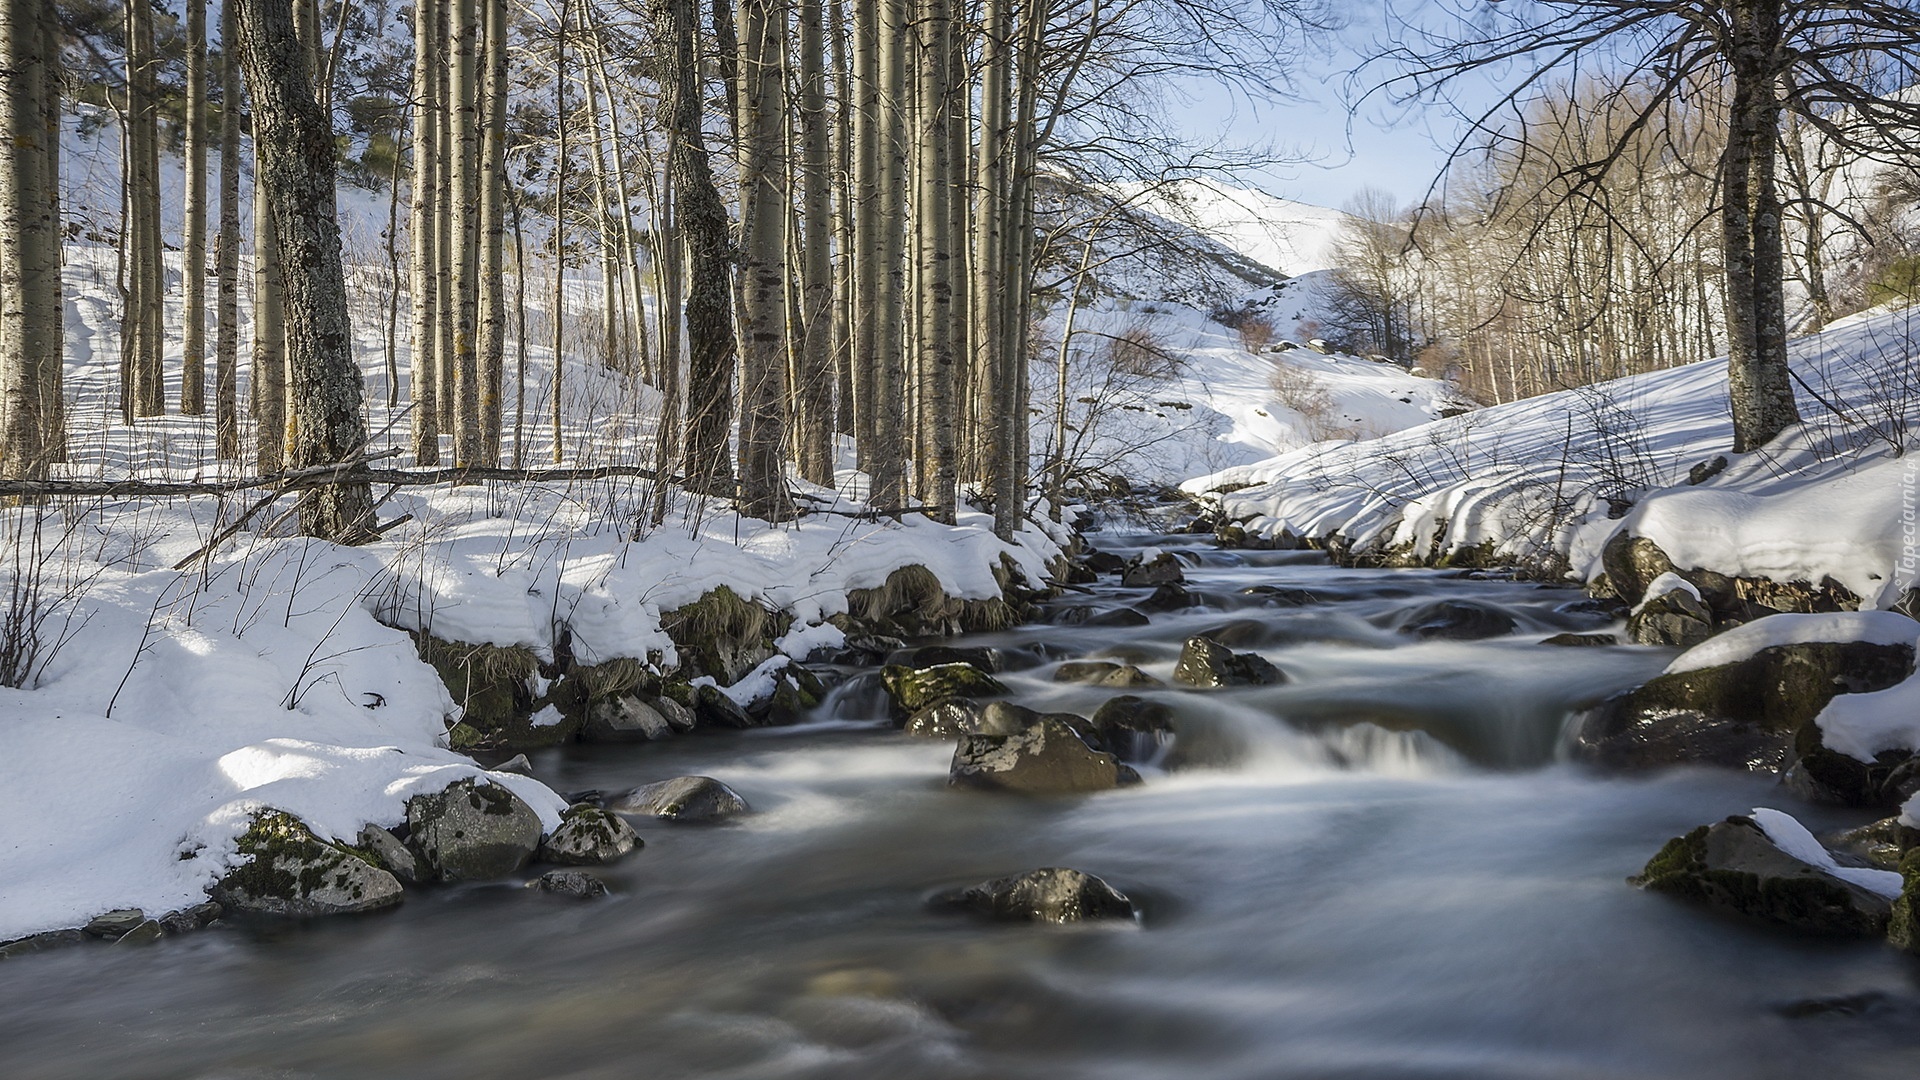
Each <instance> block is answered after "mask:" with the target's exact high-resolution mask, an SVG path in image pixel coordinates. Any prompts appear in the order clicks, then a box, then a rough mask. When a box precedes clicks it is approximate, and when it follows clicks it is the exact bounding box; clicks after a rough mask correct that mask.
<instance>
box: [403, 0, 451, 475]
mask: <svg viewBox="0 0 1920 1080" xmlns="http://www.w3.org/2000/svg"><path fill="white" fill-rule="evenodd" d="M439 9H440V0H414V9H413V50H414V51H413V208H412V213H411V215H410V217H409V218H408V226H407V232H408V239H409V241H410V243H411V244H412V259H411V261H410V263H409V266H408V277H407V281H408V288H407V293H408V296H409V302H410V303H411V305H412V331H411V333H410V334H409V335H408V341H409V343H410V351H411V353H412V358H413V359H412V374H411V376H410V377H409V378H408V380H407V392H408V396H409V398H410V399H411V401H412V403H413V413H412V417H413V419H412V422H413V460H414V464H416V465H438V464H439V463H440V402H439V394H438V393H437V390H438V388H439V375H438V367H439V363H438V356H439V352H440V328H439V320H438V316H439V307H440V300H439V289H438V287H439V280H438V277H437V275H436V274H435V272H434V271H435V267H434V264H435V262H436V261H437V256H438V254H439V252H438V249H437V247H436V245H435V242H434V237H435V232H436V223H437V221H438V219H439V217H440V212H441V211H440V206H439V203H438V195H439V193H440V185H439V171H440V162H439V160H438V157H439V154H438V151H439V149H440V133H439V127H440V124H439V116H440V100H439V99H440V94H439V79H437V78H436V77H435V72H437V71H439V70H440V68H441V66H442V63H443V61H442V59H441V56H440V50H439V37H438V35H437V34H435V32H434V28H435V26H436V25H437V24H438V22H439V19H440V14H439Z"/></svg>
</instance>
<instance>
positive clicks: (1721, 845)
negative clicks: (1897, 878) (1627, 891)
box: [1635, 817, 1911, 937]
mask: <svg viewBox="0 0 1920 1080" xmlns="http://www.w3.org/2000/svg"><path fill="white" fill-rule="evenodd" d="M1910 880H1911V879H1910ZM1635 884H1638V885H1640V886H1641V887H1643V888H1646V889H1650V890H1653V891H1655V892H1662V893H1667V894H1668V895H1671V896H1678V897H1681V898H1683V899H1687V900H1692V901H1695V902H1698V903H1703V904H1708V905H1711V906H1713V907H1718V908H1722V909H1725V910H1728V911H1733V912H1738V913H1739V914H1742V915H1747V916H1751V917H1753V918H1758V919H1764V920H1766V921H1769V922H1774V923H1778V924H1781V925H1785V926H1790V927H1793V928H1795V929H1797V930H1802V931H1805V932H1807V933H1813V934H1826V935H1834V936H1844V937H1878V936H1879V935H1881V934H1883V933H1886V932H1887V928H1888V920H1889V917H1890V915H1891V914H1892V912H1891V907H1890V905H1889V904H1888V902H1887V899H1886V898H1885V897H1883V896H1880V895H1878V894H1876V893H1874V892H1871V891H1869V890H1867V889H1864V888H1862V887H1860V886H1858V885H1855V884H1853V883H1852V882H1849V881H1845V880H1843V879H1841V878H1837V877H1834V876H1833V875H1831V874H1828V873H1826V872H1825V871H1823V870H1821V869H1820V868H1818V867H1815V866H1812V865H1809V864H1807V863H1804V862H1801V861H1800V860H1798V859H1795V858H1793V857H1792V856H1790V855H1788V854H1787V853H1786V852H1784V851H1781V850H1780V849H1779V848H1778V847H1776V846H1775V845H1774V843H1773V841H1772V840H1770V839H1768V837H1767V834H1766V832H1765V831H1764V830H1762V829H1761V828H1760V826H1759V825H1758V824H1756V823H1755V822H1754V820H1753V819H1752V818H1749V817H1730V818H1728V819H1726V820H1725V821H1722V822H1719V823H1717V824H1714V825H1702V826H1700V827H1699V828H1697V829H1695V830H1693V831H1692V832H1690V833H1687V834H1686V835H1685V836H1680V837H1676V838H1674V839H1672V840H1669V841H1668V842H1667V843H1666V845H1665V846H1664V847H1662V848H1661V849H1660V851H1659V853H1658V854H1656V855H1655V856H1654V857H1653V858H1652V859H1651V860H1650V861H1649V862H1648V863H1647V866H1646V869H1645V870H1644V871H1643V872H1642V873H1641V875H1640V876H1639V877H1638V878H1637V879H1635Z"/></svg>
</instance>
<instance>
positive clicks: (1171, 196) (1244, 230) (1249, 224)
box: [1142, 179, 1349, 277]
mask: <svg viewBox="0 0 1920 1080" xmlns="http://www.w3.org/2000/svg"><path fill="white" fill-rule="evenodd" d="M1142 205H1143V206H1145V207H1146V208H1147V209H1149V210H1151V211H1153V212H1154V213H1156V214H1159V215H1161V216H1162V217H1165V218H1167V219H1169V220H1171V221H1178V222H1182V223H1185V224H1187V225H1189V226H1191V227H1192V228H1194V229H1197V230H1198V231H1199V232H1201V233H1202V234H1204V235H1206V236H1209V237H1211V238H1213V239H1214V240H1216V241H1218V242H1220V243H1222V244H1224V245H1226V246H1227V247H1230V248H1232V249H1233V250H1235V251H1238V252H1240V253H1241V254H1242V255H1245V256H1247V257H1248V258H1250V259H1253V260H1255V261H1257V262H1260V263H1264V264H1265V265H1267V266H1271V267H1273V268H1274V269H1276V270H1278V271H1280V272H1281V273H1283V274H1286V275H1287V276H1288V277H1298V276H1300V275H1301V274H1310V273H1312V272H1314V271H1316V270H1330V269H1333V268H1334V267H1335V266H1338V265H1339V256H1338V253H1337V251H1336V248H1337V245H1338V242H1339V237H1340V232H1341V230H1342V229H1343V228H1344V227H1345V225H1346V222H1347V221H1348V220H1349V217H1348V215H1347V214H1345V213H1342V212H1341V211H1339V210H1329V209H1327V208H1326V207H1322V206H1310V205H1308V204H1306V203H1300V202H1294V201H1292V200H1290V199H1282V198H1278V197H1276V196H1273V195H1269V194H1267V193H1266V192H1264V191H1259V190H1257V189H1254V188H1243V187H1235V186H1233V185H1231V184H1227V183H1223V182H1221V181H1218V180H1211V179H1208V180H1199V179H1196V180H1186V181H1182V182H1180V183H1178V184H1173V185H1170V186H1168V187H1165V188H1162V189H1159V190H1158V191H1155V192H1154V193H1152V194H1150V195H1147V196H1145V197H1144V198H1143V199H1142Z"/></svg>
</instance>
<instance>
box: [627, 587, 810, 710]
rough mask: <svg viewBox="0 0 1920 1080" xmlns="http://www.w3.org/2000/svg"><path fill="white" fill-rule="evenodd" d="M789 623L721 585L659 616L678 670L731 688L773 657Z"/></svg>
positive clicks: (779, 615)
mask: <svg viewBox="0 0 1920 1080" xmlns="http://www.w3.org/2000/svg"><path fill="white" fill-rule="evenodd" d="M791 622H792V620H791V619H790V618H789V617H788V616H786V615H784V614H781V613H778V612H774V611H769V610H768V609H767V608H766V607H765V606H763V605H761V604H758V603H755V602H753V601H751V600H747V599H744V598H742V597H741V596H740V594H738V593H736V592H734V591H733V590H732V589H730V588H728V587H726V586H725V585H722V586H720V587H719V588H717V589H714V590H713V591H712V592H709V593H707V594H706V595H704V596H702V597H701V598H700V599H698V600H695V601H694V602H693V603H691V604H687V605H685V606H682V607H678V608H675V609H673V610H672V611H668V612H665V613H663V614H662V615H661V616H660V628H661V629H662V630H665V631H666V633H667V636H668V637H670V638H672V639H673V644H674V647H675V648H676V649H677V650H678V651H679V653H680V666H681V668H682V669H683V670H687V671H692V672H695V673H697V674H702V675H711V676H713V677H714V678H715V679H718V680H719V681H720V682H722V683H724V684H726V685H728V686H731V685H733V684H734V683H736V682H739V681H740V680H741V679H742V678H743V677H745V676H746V675H747V674H748V673H749V672H751V671H752V670H753V669H754V668H756V667H758V666H759V665H760V664H761V663H763V662H765V661H766V660H767V658H768V657H771V656H772V655H773V642H774V640H775V639H777V638H778V637H780V636H781V635H782V634H785V633H786V632H787V627H788V625H789V624H790V623H791Z"/></svg>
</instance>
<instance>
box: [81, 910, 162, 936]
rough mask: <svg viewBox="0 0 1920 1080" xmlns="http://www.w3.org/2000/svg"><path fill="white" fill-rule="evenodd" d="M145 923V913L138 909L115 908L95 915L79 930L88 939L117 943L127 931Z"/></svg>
mask: <svg viewBox="0 0 1920 1080" xmlns="http://www.w3.org/2000/svg"><path fill="white" fill-rule="evenodd" d="M146 921H147V913H146V912H144V911H141V910H140V909H139V908H116V909H114V910H113V911H109V912H106V913H104V914H100V915H95V916H94V917H93V918H91V919H88V920H87V925H85V926H83V927H81V928H80V929H81V930H82V931H84V932H85V933H86V934H87V935H88V936H89V937H97V938H105V939H107V940H108V941H117V940H119V939H120V938H121V937H122V936H123V935H125V934H126V932H127V931H129V930H131V929H133V928H134V927H136V926H139V925H140V924H141V923H143V922H146Z"/></svg>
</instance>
